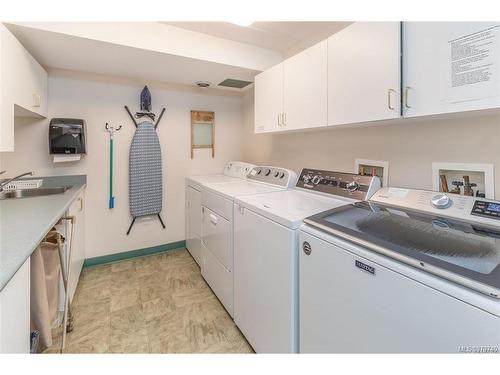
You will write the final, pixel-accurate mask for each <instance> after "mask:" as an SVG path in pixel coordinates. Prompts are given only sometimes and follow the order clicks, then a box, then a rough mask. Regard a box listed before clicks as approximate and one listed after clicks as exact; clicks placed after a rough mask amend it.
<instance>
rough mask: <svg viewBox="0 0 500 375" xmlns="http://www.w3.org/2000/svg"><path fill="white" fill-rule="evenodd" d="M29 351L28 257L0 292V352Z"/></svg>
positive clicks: (25, 352)
mask: <svg viewBox="0 0 500 375" xmlns="http://www.w3.org/2000/svg"><path fill="white" fill-rule="evenodd" d="M29 352H30V258H28V260H26V262H24V264H23V265H22V266H21V268H20V269H19V270H18V271H17V272H16V274H15V275H14V276H13V277H12V279H11V280H10V281H9V282H8V284H7V285H6V286H5V288H4V289H3V290H2V291H1V292H0V353H24V354H27V353H29Z"/></svg>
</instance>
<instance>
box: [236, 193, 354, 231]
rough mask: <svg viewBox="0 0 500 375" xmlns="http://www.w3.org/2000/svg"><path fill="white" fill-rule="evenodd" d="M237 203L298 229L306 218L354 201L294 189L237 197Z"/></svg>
mask: <svg viewBox="0 0 500 375" xmlns="http://www.w3.org/2000/svg"><path fill="white" fill-rule="evenodd" d="M235 203H237V204H239V205H240V206H243V207H245V208H247V209H249V210H251V211H254V212H257V213H258V214H260V215H262V216H264V217H267V218H269V219H271V220H273V221H275V222H277V223H279V224H281V225H283V226H286V227H287V228H290V229H297V228H299V227H300V225H301V224H302V220H304V218H306V217H308V216H311V215H315V214H317V213H319V212H323V211H326V210H329V209H332V208H335V207H339V206H343V205H346V204H350V203H352V200H350V199H343V198H341V197H338V198H331V197H326V196H323V195H320V194H313V193H309V192H306V191H302V190H298V189H293V190H285V191H280V192H273V193H267V194H258V195H249V196H242V197H237V198H236V199H235Z"/></svg>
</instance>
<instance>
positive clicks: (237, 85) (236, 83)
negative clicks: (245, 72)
mask: <svg viewBox="0 0 500 375" xmlns="http://www.w3.org/2000/svg"><path fill="white" fill-rule="evenodd" d="M251 83H253V82H249V81H241V80H239V79H231V78H228V79H225V80H224V81H222V82H221V83H219V86H222V87H231V88H233V89H242V88H243V87H247V86H248V85H249V84H251Z"/></svg>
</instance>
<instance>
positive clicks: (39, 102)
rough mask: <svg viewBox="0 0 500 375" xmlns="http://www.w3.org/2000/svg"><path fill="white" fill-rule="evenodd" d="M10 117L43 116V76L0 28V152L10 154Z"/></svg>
mask: <svg viewBox="0 0 500 375" xmlns="http://www.w3.org/2000/svg"><path fill="white" fill-rule="evenodd" d="M14 116H23V117H38V118H43V117H46V116H47V72H46V71H45V70H44V69H43V68H42V66H41V65H40V64H39V63H38V62H37V61H36V60H35V59H34V58H33V56H31V55H30V53H29V52H28V51H26V49H25V48H24V47H23V46H22V45H21V43H20V42H19V41H18V40H17V39H16V37H15V36H14V35H12V33H11V32H10V31H9V30H8V29H7V28H6V27H5V26H4V25H2V24H0V152H1V151H13V150H14Z"/></svg>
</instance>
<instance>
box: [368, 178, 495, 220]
mask: <svg viewBox="0 0 500 375" xmlns="http://www.w3.org/2000/svg"><path fill="white" fill-rule="evenodd" d="M370 202H375V203H383V204H386V205H389V206H393V207H395V208H396V207H402V208H403V209H411V210H416V211H420V212H425V213H428V214H431V215H435V216H436V217H449V218H454V219H460V220H465V221H468V222H474V223H480V224H486V225H492V226H495V227H498V226H499V225H500V222H499V220H500V201H495V200H493V199H488V198H477V197H472V196H466V195H458V194H452V193H443V192H439V191H431V190H418V189H408V188H394V187H384V188H382V189H380V190H379V191H378V192H377V193H376V194H375V195H374V196H373V197H371V198H370Z"/></svg>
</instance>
